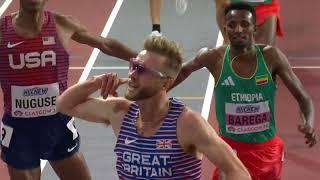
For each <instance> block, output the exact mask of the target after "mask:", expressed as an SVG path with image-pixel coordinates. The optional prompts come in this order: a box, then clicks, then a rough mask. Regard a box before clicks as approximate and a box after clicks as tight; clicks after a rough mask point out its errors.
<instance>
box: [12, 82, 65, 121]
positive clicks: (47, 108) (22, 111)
mask: <svg viewBox="0 0 320 180" xmlns="http://www.w3.org/2000/svg"><path fill="white" fill-rule="evenodd" d="M58 95H59V84H58V83H53V84H45V85H34V86H11V99H12V100H11V105H12V116H13V117H24V118H30V117H38V116H48V115H53V114H56V113H57V112H56V99H57V97H58Z"/></svg>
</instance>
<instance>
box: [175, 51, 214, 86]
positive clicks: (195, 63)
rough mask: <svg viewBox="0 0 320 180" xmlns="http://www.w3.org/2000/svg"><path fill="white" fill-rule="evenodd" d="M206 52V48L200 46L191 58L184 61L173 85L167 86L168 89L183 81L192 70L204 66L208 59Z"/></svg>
mask: <svg viewBox="0 0 320 180" xmlns="http://www.w3.org/2000/svg"><path fill="white" fill-rule="evenodd" d="M208 52H209V49H208V48H202V49H200V50H199V51H198V53H197V55H196V56H195V57H194V58H193V59H192V60H190V61H188V62H186V63H184V64H183V66H182V68H181V70H180V72H179V74H178V76H177V78H176V79H175V81H174V83H173V85H172V86H171V87H170V88H169V90H170V89H172V88H174V87H176V86H177V85H178V84H180V83H181V82H182V81H184V80H185V79H186V78H187V77H189V76H190V74H191V73H193V72H194V71H197V70H199V69H201V68H203V67H205V66H206V65H205V64H206V61H207V59H208Z"/></svg>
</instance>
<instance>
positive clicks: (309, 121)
mask: <svg viewBox="0 0 320 180" xmlns="http://www.w3.org/2000/svg"><path fill="white" fill-rule="evenodd" d="M273 51H274V53H273V59H272V60H273V62H275V64H276V66H275V73H276V75H279V77H280V78H281V79H282V81H283V83H284V84H285V86H286V87H287V88H288V89H289V91H290V92H291V94H292V95H293V96H294V98H295V99H296V100H297V102H298V103H299V107H300V111H301V113H302V114H301V120H302V124H301V125H299V127H298V129H299V131H301V132H302V133H304V134H305V138H306V139H307V141H306V144H308V145H309V147H312V146H314V145H315V144H316V142H317V137H316V133H315V130H314V118H315V117H314V106H313V103H312V99H311V97H310V96H309V94H308V93H307V92H306V91H305V89H304V87H303V85H302V83H301V81H300V80H299V78H298V77H297V76H296V74H295V73H294V72H293V70H292V68H291V66H290V64H289V61H288V59H287V57H286V56H285V55H284V54H283V53H282V52H281V51H280V50H279V49H277V48H273Z"/></svg>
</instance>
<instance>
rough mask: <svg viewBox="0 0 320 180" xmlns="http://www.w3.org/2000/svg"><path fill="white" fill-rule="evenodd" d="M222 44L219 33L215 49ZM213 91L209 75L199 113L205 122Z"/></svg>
mask: <svg viewBox="0 0 320 180" xmlns="http://www.w3.org/2000/svg"><path fill="white" fill-rule="evenodd" d="M222 44H223V37H222V34H221V32H220V31H219V35H218V39H217V43H216V47H218V46H221V45H222ZM213 90H214V77H213V76H212V75H211V73H210V75H209V79H208V85H207V90H206V94H205V96H204V101H203V105H202V111H201V116H202V117H203V118H204V119H205V120H208V117H209V113H210V106H211V100H212V96H213Z"/></svg>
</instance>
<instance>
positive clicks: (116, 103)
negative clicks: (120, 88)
mask: <svg viewBox="0 0 320 180" xmlns="http://www.w3.org/2000/svg"><path fill="white" fill-rule="evenodd" d="M105 102H106V103H107V104H113V111H114V112H115V113H117V112H121V111H125V112H126V111H128V110H129V108H130V106H132V105H133V104H134V102H132V101H129V100H127V99H126V98H124V97H108V98H107V100H105Z"/></svg>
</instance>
